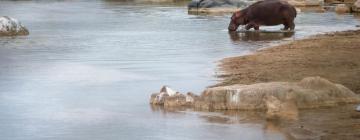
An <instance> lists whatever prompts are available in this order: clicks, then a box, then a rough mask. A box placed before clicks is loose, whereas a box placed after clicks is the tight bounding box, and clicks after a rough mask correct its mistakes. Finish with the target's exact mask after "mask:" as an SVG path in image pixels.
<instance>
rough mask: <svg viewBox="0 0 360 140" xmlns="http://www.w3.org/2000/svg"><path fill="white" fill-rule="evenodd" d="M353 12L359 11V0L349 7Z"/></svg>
mask: <svg viewBox="0 0 360 140" xmlns="http://www.w3.org/2000/svg"><path fill="white" fill-rule="evenodd" d="M351 10H352V11H353V12H360V0H357V1H356V2H355V3H354V5H353V6H352V7H351Z"/></svg>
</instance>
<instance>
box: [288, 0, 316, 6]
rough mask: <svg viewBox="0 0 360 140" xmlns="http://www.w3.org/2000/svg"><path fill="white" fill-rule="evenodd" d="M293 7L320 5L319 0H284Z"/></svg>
mask: <svg viewBox="0 0 360 140" xmlns="http://www.w3.org/2000/svg"><path fill="white" fill-rule="evenodd" d="M284 1H287V2H288V3H289V4H291V5H293V6H295V7H314V6H321V2H322V1H320V0H284Z"/></svg>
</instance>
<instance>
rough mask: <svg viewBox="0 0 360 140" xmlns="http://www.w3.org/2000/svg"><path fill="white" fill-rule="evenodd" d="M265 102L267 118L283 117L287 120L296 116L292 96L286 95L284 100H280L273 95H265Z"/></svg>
mask: <svg viewBox="0 0 360 140" xmlns="http://www.w3.org/2000/svg"><path fill="white" fill-rule="evenodd" d="M288 95H290V94H288ZM265 103H266V108H267V112H266V118H267V119H280V118H281V119H284V118H285V119H289V120H296V119H297V117H298V108H297V106H296V103H295V101H294V97H290V96H288V97H287V98H286V100H285V101H284V102H282V101H280V100H279V99H278V98H276V97H274V96H267V97H266V98H265Z"/></svg>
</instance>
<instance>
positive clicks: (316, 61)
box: [215, 30, 360, 94]
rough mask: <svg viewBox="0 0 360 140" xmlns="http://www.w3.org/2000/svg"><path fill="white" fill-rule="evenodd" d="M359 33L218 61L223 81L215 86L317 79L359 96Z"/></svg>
mask: <svg viewBox="0 0 360 140" xmlns="http://www.w3.org/2000/svg"><path fill="white" fill-rule="evenodd" d="M359 44H360V31H359V30H357V31H345V32H335V33H329V34H326V35H317V36H314V37H311V38H309V39H304V40H299V41H294V42H292V43H289V44H285V45H280V46H277V47H272V48H267V49H263V50H258V51H257V52H255V53H254V54H251V55H246V56H240V57H232V58H226V59H223V60H222V61H221V64H220V68H221V70H222V72H223V73H222V74H220V75H218V77H220V78H222V79H223V81H221V83H219V84H217V85H215V86H225V85H233V84H254V83H261V82H270V81H284V82H285V81H286V82H294V81H299V80H301V79H303V78H304V77H311V76H320V77H323V78H326V79H328V80H329V81H331V82H335V83H339V84H342V85H344V86H346V87H348V88H350V89H351V90H352V91H354V92H355V93H357V94H360V76H359V75H360V55H359V54H360V45H359Z"/></svg>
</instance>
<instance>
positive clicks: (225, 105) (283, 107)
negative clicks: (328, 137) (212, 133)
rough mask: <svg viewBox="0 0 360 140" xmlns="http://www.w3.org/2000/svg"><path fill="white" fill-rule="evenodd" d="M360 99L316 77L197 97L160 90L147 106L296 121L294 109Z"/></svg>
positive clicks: (219, 90)
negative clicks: (241, 112) (239, 112)
mask: <svg viewBox="0 0 360 140" xmlns="http://www.w3.org/2000/svg"><path fill="white" fill-rule="evenodd" d="M359 102H360V97H359V96H357V95H356V94H355V93H354V92H352V91H351V90H350V89H348V88H346V87H344V86H343V85H340V84H335V83H332V82H330V81H328V80H326V79H323V78H320V77H308V78H304V79H303V80H301V81H299V82H269V83H258V84H252V85H231V86H222V87H212V88H208V89H206V90H205V91H204V92H203V93H202V94H201V96H196V95H195V94H193V93H188V94H186V95H183V94H180V93H179V92H176V91H174V90H172V89H170V88H169V87H166V86H164V87H163V88H162V90H161V92H160V93H155V94H153V95H152V96H151V99H150V103H151V104H154V105H163V106H164V107H177V106H189V107H194V108H195V109H200V110H267V116H268V118H270V119H271V118H279V117H281V118H288V119H296V117H297V114H298V109H306V108H318V107H331V106H337V105H339V104H344V103H359Z"/></svg>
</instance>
